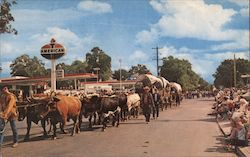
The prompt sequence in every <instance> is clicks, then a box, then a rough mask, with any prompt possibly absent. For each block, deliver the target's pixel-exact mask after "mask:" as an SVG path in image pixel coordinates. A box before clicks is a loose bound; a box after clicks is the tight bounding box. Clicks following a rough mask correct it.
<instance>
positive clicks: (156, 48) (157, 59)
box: [152, 46, 162, 76]
mask: <svg viewBox="0 0 250 157" xmlns="http://www.w3.org/2000/svg"><path fill="white" fill-rule="evenodd" d="M152 49H155V50H156V59H154V60H156V69H157V76H160V68H159V60H161V59H159V49H162V47H161V48H160V47H158V46H156V47H154V48H152Z"/></svg>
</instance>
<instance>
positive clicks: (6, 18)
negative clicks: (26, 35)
mask: <svg viewBox="0 0 250 157" xmlns="http://www.w3.org/2000/svg"><path fill="white" fill-rule="evenodd" d="M14 4H16V1H15V0H12V1H10V0H9V1H8V0H1V10H0V34H2V33H14V34H17V30H16V29H15V28H12V26H11V24H10V22H12V21H15V19H14V17H13V16H12V14H11V12H10V7H11V6H12V5H14Z"/></svg>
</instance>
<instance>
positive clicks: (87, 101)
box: [79, 94, 101, 128]
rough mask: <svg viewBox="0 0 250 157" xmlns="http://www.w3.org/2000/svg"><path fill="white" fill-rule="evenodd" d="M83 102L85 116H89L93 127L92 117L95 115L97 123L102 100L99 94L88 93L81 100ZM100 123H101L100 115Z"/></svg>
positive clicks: (90, 124)
mask: <svg viewBox="0 0 250 157" xmlns="http://www.w3.org/2000/svg"><path fill="white" fill-rule="evenodd" d="M81 102H82V109H81V111H82V114H83V116H84V117H85V118H88V117H89V128H92V117H94V125H95V124H96V116H97V114H98V112H100V108H101V102H100V98H99V96H98V95H97V94H96V95H88V96H84V97H83V98H82V100H81ZM81 122H82V120H81V119H80V121H79V126H81ZM98 123H99V124H100V116H99V120H98Z"/></svg>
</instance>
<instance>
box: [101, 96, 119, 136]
mask: <svg viewBox="0 0 250 157" xmlns="http://www.w3.org/2000/svg"><path fill="white" fill-rule="evenodd" d="M121 100H122V97H119V96H103V97H101V108H100V113H101V114H102V118H103V121H102V125H103V127H102V130H103V131H104V130H105V129H106V127H107V123H108V121H109V118H110V117H112V119H113V121H112V125H113V126H115V123H116V126H117V127H118V126H119V122H120V112H121V105H120V104H119V102H120V101H121Z"/></svg>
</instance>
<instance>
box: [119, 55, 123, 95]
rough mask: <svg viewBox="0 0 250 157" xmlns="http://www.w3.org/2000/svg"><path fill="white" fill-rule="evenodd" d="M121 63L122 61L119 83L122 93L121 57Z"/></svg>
mask: <svg viewBox="0 0 250 157" xmlns="http://www.w3.org/2000/svg"><path fill="white" fill-rule="evenodd" d="M119 63H120V82H119V85H120V93H121V92H122V69H121V68H122V60H121V59H119Z"/></svg>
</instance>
